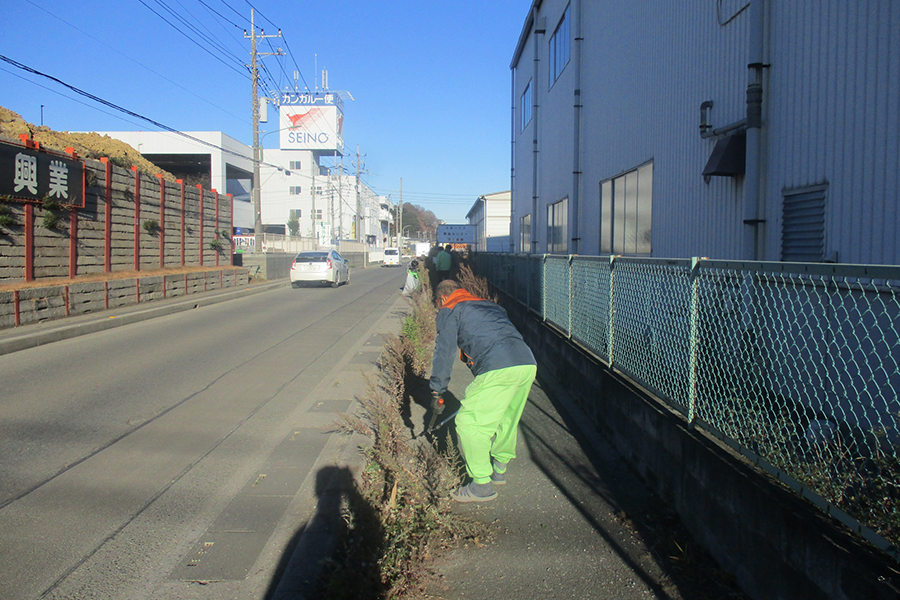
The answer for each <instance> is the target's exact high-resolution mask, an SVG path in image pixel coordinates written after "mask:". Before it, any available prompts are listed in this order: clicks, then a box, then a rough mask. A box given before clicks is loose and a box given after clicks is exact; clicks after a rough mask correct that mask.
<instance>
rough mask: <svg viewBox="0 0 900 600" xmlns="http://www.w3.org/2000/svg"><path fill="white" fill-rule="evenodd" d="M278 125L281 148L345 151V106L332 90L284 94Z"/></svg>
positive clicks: (281, 100)
mask: <svg viewBox="0 0 900 600" xmlns="http://www.w3.org/2000/svg"><path fill="white" fill-rule="evenodd" d="M280 104H281V106H280V108H279V111H278V112H279V117H278V128H279V129H280V131H281V134H280V145H281V149H282V150H332V151H337V152H343V150H344V106H343V102H342V101H341V98H340V96H338V95H337V94H335V93H331V92H316V93H306V94H284V95H282V97H281V99H280Z"/></svg>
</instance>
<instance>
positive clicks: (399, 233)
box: [397, 177, 403, 254]
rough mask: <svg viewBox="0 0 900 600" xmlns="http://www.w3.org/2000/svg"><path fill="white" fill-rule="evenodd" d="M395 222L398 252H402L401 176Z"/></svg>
mask: <svg viewBox="0 0 900 600" xmlns="http://www.w3.org/2000/svg"><path fill="white" fill-rule="evenodd" d="M397 213H398V214H397V222H398V223H399V225H398V226H397V227H398V228H399V229H397V247H398V248H399V249H400V254H403V178H402V177H401V178H400V206H399V207H397Z"/></svg>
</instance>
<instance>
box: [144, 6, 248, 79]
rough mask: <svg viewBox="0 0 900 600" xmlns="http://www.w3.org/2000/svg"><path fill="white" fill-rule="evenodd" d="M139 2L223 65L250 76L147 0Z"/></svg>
mask: <svg viewBox="0 0 900 600" xmlns="http://www.w3.org/2000/svg"><path fill="white" fill-rule="evenodd" d="M138 2H140V3H141V4H143V5H144V6H145V7H146V8H147V10H149V11H150V12H152V13H153V14H155V15H156V16H157V17H159V18H160V19H162V20H163V21H165V22H166V23H168V24H169V26H170V27H172V28H173V29H174V30H175V31H177V32H178V33H180V34H181V35H183V36H184V37H186V38H187V39H189V40H190V41H191V43H193V44H195V45H196V46H197V47H198V48H200V49H201V50H203V51H204V52H206V53H207V54H209V55H210V56H212V57H213V58H215V59H216V60H217V61H219V62H220V63H222V64H223V65H225V66H226V67H228V68H229V69H232V70H233V71H236V72H237V73H240V74H241V75H243V76H245V77H249V75H248V74H247V73H244V72H243V71H241V70H240V69H238V68H237V67H235V66H234V65H231V64H229V63H227V62H225V60H224V59H223V58H222V57H221V56H218V55H217V54H215V53H214V52H212V51H211V50H210V49H209V48H206V47H204V46H203V45H202V44H200V42H198V41H197V40H195V39H194V38H192V37H191V36H190V35H188V34H187V33H185V32H184V31H182V30H181V29H179V28H178V27H177V26H176V25H175V24H174V23H172V22H171V21H169V20H168V19H166V18H165V17H164V16H163V15H161V14H159V13H158V12H156V11H155V10H154V9H153V8H152V7H151V6H149V5H148V4H147V3H146V2H144V0H138ZM241 64H242V65H243V63H241Z"/></svg>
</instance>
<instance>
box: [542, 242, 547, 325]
mask: <svg viewBox="0 0 900 600" xmlns="http://www.w3.org/2000/svg"><path fill="white" fill-rule="evenodd" d="M541 320H542V321H546V320H547V255H546V254H542V255H541Z"/></svg>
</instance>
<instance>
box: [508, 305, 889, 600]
mask: <svg viewBox="0 0 900 600" xmlns="http://www.w3.org/2000/svg"><path fill="white" fill-rule="evenodd" d="M504 299H505V301H504V302H503V305H504V306H505V307H506V309H507V311H508V312H509V315H510V317H511V318H512V319H513V321H515V323H516V325H517V326H518V327H519V330H520V331H521V332H522V334H523V335H524V337H525V339H526V341H527V342H528V344H529V345H530V346H531V348H532V350H533V351H534V353H535V356H537V357H538V358H539V362H540V366H539V369H538V373H539V375H540V376H541V377H546V376H550V377H552V378H553V379H555V380H556V381H557V382H559V384H560V385H561V386H562V387H564V388H565V390H566V391H567V392H568V393H569V394H571V396H572V397H573V398H574V400H575V401H576V402H577V403H578V404H579V406H580V407H581V408H582V409H583V410H584V411H585V413H587V414H588V415H589V416H590V417H591V419H592V421H593V423H592V424H593V425H594V426H595V427H596V428H597V430H598V431H600V432H601V433H602V434H603V435H604V436H605V437H606V438H607V439H609V440H610V441H611V442H612V443H613V444H614V445H615V447H616V448H617V449H618V451H619V452H620V453H621V454H622V455H623V457H624V458H625V459H626V460H627V461H628V462H629V463H630V465H631V466H632V468H634V469H635V470H636V472H637V473H638V474H639V475H640V476H641V477H642V478H643V479H644V481H645V482H646V483H647V485H648V486H649V487H650V488H651V489H652V490H653V491H654V492H655V493H657V494H658V495H659V496H660V497H661V498H663V499H664V500H666V501H668V502H669V503H670V504H671V505H672V506H673V508H674V509H675V510H677V512H678V513H679V515H680V517H681V520H682V522H683V523H684V524H685V526H686V527H687V528H688V529H689V530H690V531H691V533H692V534H693V536H694V537H695V539H696V540H697V541H698V542H699V543H700V544H702V545H703V546H704V547H705V548H706V549H707V550H709V551H710V552H711V554H712V555H713V556H715V557H716V559H717V560H718V561H719V563H720V565H721V566H722V567H723V568H725V569H726V570H728V571H729V572H731V573H733V574H734V575H735V577H736V578H737V581H738V583H739V584H740V586H741V588H742V589H743V590H744V591H745V592H746V593H747V594H749V595H750V596H751V597H753V598H757V599H759V600H821V599H823V598H830V599H834V600H851V599H858V598H866V599H871V600H889V599H891V600H893V599H896V598H898V597H900V575H898V570H897V569H898V565H897V563H896V562H895V561H894V560H893V559H891V558H890V557H889V556H887V555H886V554H884V553H881V552H879V551H877V550H876V549H875V548H874V547H872V546H871V545H869V544H867V543H865V542H864V541H862V540H861V539H860V538H859V537H857V536H856V535H854V534H853V533H852V532H850V531H848V530H847V529H846V528H844V527H843V526H842V525H840V524H839V523H838V522H837V521H835V520H833V519H831V518H829V517H828V516H827V515H825V514H823V513H822V512H821V511H820V510H819V509H818V508H815V507H813V506H812V505H811V504H809V503H808V502H806V501H805V500H803V499H801V498H799V497H798V496H797V495H796V494H794V493H793V492H792V491H790V490H788V489H787V488H785V487H783V486H781V485H780V484H779V483H778V482H776V481H775V480H774V479H773V478H772V477H771V476H769V475H768V474H767V473H765V472H764V471H762V470H760V469H758V468H756V467H755V466H754V465H752V464H751V463H749V462H748V461H747V460H745V459H744V458H743V457H742V456H740V455H738V454H737V453H735V452H734V451H732V450H731V449H730V448H728V447H727V446H725V445H724V444H722V443H721V442H720V441H719V440H716V439H715V438H712V437H710V436H708V435H706V434H704V433H703V432H701V431H699V430H696V429H690V428H688V426H687V423H686V421H685V420H684V418H683V417H682V416H681V415H679V414H677V413H675V412H674V411H672V410H671V409H670V408H669V407H667V406H666V405H665V404H664V403H663V402H662V401H659V400H657V399H655V398H654V397H653V396H652V395H651V394H650V393H649V392H647V391H646V390H643V389H641V388H639V387H637V386H636V385H634V384H633V383H632V382H630V381H629V380H628V379H626V378H625V377H623V376H621V375H619V374H618V373H616V372H615V371H613V370H610V369H609V368H607V367H606V365H604V364H603V363H602V362H600V361H599V360H598V359H597V357H595V356H593V355H592V354H591V353H589V352H588V351H586V350H583V349H581V348H579V347H578V346H577V345H575V344H573V343H572V342H570V341H569V340H568V339H566V338H565V337H564V336H563V335H561V334H560V333H559V332H558V331H557V330H555V329H553V328H552V327H550V326H547V325H546V324H544V323H543V322H541V321H540V320H539V319H537V318H535V316H534V315H533V314H532V313H530V312H528V311H527V309H526V308H525V307H523V306H522V305H521V304H518V303H515V302H513V301H510V300H509V299H508V298H507V297H505V296H504Z"/></svg>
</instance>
